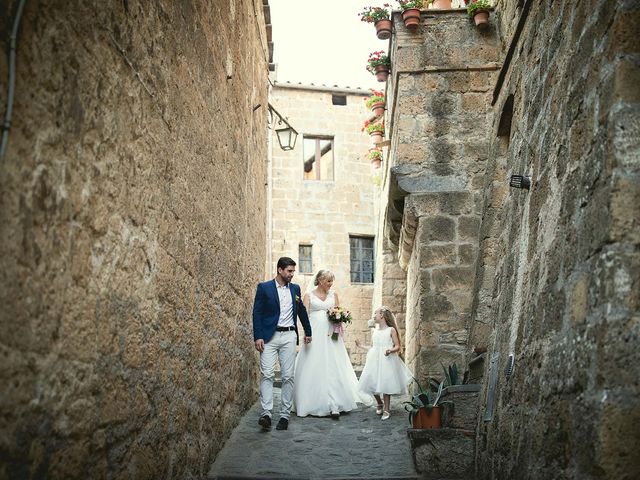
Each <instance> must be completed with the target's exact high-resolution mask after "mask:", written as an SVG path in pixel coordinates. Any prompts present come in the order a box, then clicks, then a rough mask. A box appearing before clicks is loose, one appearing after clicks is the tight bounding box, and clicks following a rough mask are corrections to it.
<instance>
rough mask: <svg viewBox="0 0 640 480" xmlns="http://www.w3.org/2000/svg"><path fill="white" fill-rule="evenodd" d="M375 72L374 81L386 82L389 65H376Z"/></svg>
mask: <svg viewBox="0 0 640 480" xmlns="http://www.w3.org/2000/svg"><path fill="white" fill-rule="evenodd" d="M375 72H376V80H378V81H379V82H386V81H387V78H389V72H390V69H389V65H378V66H377V67H376V68H375Z"/></svg>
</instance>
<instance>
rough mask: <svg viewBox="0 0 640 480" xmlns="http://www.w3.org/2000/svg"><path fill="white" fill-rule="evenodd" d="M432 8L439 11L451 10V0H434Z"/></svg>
mask: <svg viewBox="0 0 640 480" xmlns="http://www.w3.org/2000/svg"><path fill="white" fill-rule="evenodd" d="M432 7H433V8H434V9H438V10H451V0H433V3H432Z"/></svg>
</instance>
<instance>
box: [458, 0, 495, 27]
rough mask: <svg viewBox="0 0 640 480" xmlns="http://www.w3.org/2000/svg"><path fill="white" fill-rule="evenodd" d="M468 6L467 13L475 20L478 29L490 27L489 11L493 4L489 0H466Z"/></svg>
mask: <svg viewBox="0 0 640 480" xmlns="http://www.w3.org/2000/svg"><path fill="white" fill-rule="evenodd" d="M464 3H465V5H466V6H467V13H468V14H469V16H470V17H472V18H473V21H474V23H475V24H476V27H478V28H481V29H485V28H487V27H488V26H489V11H490V10H491V3H490V2H489V0H464Z"/></svg>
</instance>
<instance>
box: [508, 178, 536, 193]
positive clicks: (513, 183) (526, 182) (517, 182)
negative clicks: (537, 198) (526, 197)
mask: <svg viewBox="0 0 640 480" xmlns="http://www.w3.org/2000/svg"><path fill="white" fill-rule="evenodd" d="M509 186H510V187H513V188H524V189H525V190H529V189H530V188H531V177H525V176H524V175H511V180H510V181H509Z"/></svg>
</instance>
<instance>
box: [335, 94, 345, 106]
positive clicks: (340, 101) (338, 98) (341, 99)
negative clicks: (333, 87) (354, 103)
mask: <svg viewBox="0 0 640 480" xmlns="http://www.w3.org/2000/svg"><path fill="white" fill-rule="evenodd" d="M331 103H332V104H333V105H346V104H347V96H346V95H331Z"/></svg>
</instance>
